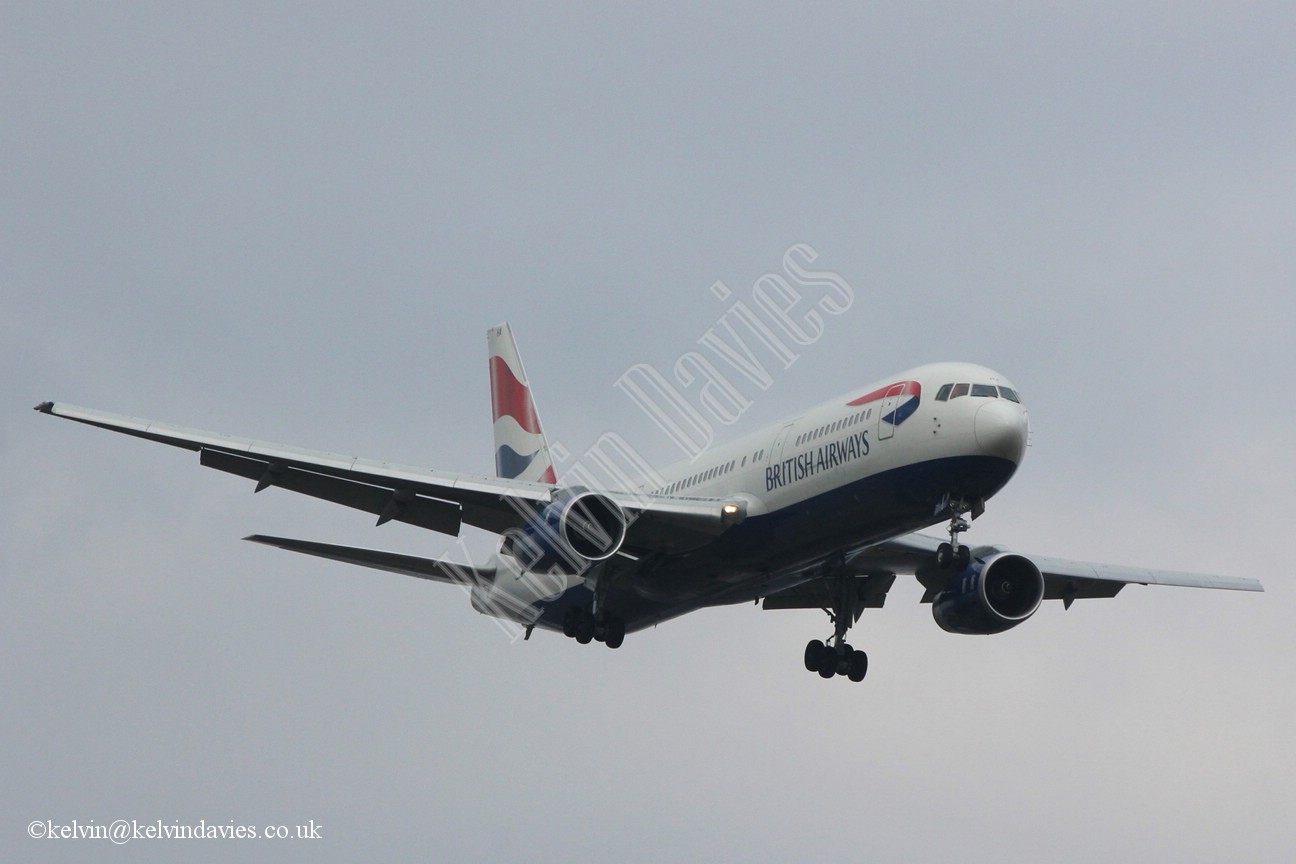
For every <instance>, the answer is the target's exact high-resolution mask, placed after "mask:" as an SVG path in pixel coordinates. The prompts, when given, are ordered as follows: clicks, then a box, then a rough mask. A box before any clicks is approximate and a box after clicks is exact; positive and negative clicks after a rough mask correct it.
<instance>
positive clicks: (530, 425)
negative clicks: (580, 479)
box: [486, 323, 558, 483]
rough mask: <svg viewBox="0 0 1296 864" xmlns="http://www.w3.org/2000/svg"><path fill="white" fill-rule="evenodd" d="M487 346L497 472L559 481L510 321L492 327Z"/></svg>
mask: <svg viewBox="0 0 1296 864" xmlns="http://www.w3.org/2000/svg"><path fill="white" fill-rule="evenodd" d="M486 347H487V349H489V354H490V381H491V416H492V417H493V418H494V420H495V473H496V475H497V476H499V477H503V478H505V479H508V480H531V481H535V482H537V483H556V482H558V481H557V478H556V477H555V475H554V468H553V460H552V459H550V458H549V443H548V442H547V441H545V437H544V431H543V430H542V429H541V428H540V415H538V414H537V413H536V407H535V400H534V399H532V398H531V387H530V385H528V384H527V377H526V370H525V369H523V368H522V358H521V356H519V355H518V350H517V343H515V342H514V341H513V330H512V329H511V328H510V327H509V325H508V324H507V323H504V324H500V325H499V326H498V327H492V328H490V329H489V330H487V331H486Z"/></svg>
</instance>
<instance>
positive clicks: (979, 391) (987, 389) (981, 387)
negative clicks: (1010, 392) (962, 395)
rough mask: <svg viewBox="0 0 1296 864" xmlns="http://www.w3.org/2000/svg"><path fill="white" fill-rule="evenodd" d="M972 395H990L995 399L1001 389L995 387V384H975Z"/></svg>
mask: <svg viewBox="0 0 1296 864" xmlns="http://www.w3.org/2000/svg"><path fill="white" fill-rule="evenodd" d="M972 395H973V396H989V397H990V398H991V399H994V398H995V397H996V396H998V395H999V391H998V390H997V389H995V386H994V385H993V384H973V385H972Z"/></svg>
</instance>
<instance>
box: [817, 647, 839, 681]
mask: <svg viewBox="0 0 1296 864" xmlns="http://www.w3.org/2000/svg"><path fill="white" fill-rule="evenodd" d="M836 674H837V652H836V651H834V650H833V649H832V648H829V647H825V648H824V650H823V653H822V654H820V655H819V677H820V678H831V677H833V676H834V675H836Z"/></svg>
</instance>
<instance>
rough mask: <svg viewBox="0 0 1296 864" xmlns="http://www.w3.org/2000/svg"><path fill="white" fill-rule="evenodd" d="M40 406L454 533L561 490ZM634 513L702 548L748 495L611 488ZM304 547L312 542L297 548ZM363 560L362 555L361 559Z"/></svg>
mask: <svg viewBox="0 0 1296 864" xmlns="http://www.w3.org/2000/svg"><path fill="white" fill-rule="evenodd" d="M36 410H37V411H40V412H42V413H44V414H51V415H54V416H56V417H64V418H66V419H68V420H75V421H76V422H78V423H85V424H88V425H90V426H98V427H100V428H102V429H110V430H112V431H114V432H121V433H123V434H126V435H133V436H135V437H137V438H144V439H146V440H149V441H157V442H159V443H162V444H167V445H170V446H172V447H181V448H184V449H186V450H193V451H197V453H198V460H199V462H200V464H202V465H205V466H207V467H208V468H215V469H216V470H218V471H225V472H228V473H230V474H237V475H239V476H240V477H246V478H248V479H249V480H255V481H256V491H257V492H260V491H262V490H263V489H265V488H267V487H269V486H276V487H279V488H281V489H287V490H288V491H290V492H298V493H301V494H303V495H310V496H312V497H315V498H322V499H324V500H326V501H332V502H334V503H337V504H342V505H344V506H346V507H353V508H355V509H357V510H364V511H367V512H369V513H372V514H374V515H376V516H378V524H379V525H381V524H383V523H384V522H388V521H392V520H395V521H397V522H406V523H409V524H411V525H417V526H419V527H421V528H427V529H430V530H432V531H439V532H441V533H443V534H450V535H452V536H455V535H458V533H459V529H460V527H461V525H463V524H467V525H472V526H474V527H476V528H483V529H485V530H487V531H492V532H495V533H500V532H502V531H505V530H507V529H509V528H517V527H521V526H523V525H525V524H527V523H528V522H530V521H532V520H533V519H534V518H535V514H536V513H537V511H539V510H541V509H543V508H544V507H545V506H547V505H548V504H550V503H551V502H552V501H553V500H554V498H555V496H556V495H557V494H558V493H559V492H560V491H561V489H560V487H558V486H555V485H552V484H548V483H536V482H529V481H524V480H513V479H504V478H500V477H486V476H480V475H473V474H459V473H454V472H449V471H438V470H434V469H431V468H420V467H414V466H409V465H398V464H393V463H390V462H383V461H379V460H374V459H360V458H357V457H354V456H343V455H340V454H337V453H326V452H323V451H318V450H306V449H303V448H300V447H292V446H288V445H284V444H272V443H268V442H264V441H255V440H252V439H250V438H237V437H233V436H229V435H221V434H217V433H215V432H206V431H203V430H201V429H189V428H186V427H183V426H172V425H169V424H166V423H158V422H155V421H152V420H144V419H141V418H138V417H127V416H124V415H121V414H111V413H109V412H106V411H98V410H96V409H93V408H81V407H78V406H76V405H68V404H66V403H62V402H42V403H41V404H40V405H37V406H36ZM606 494H607V495H608V497H610V498H611V499H612V500H613V501H615V502H616V503H617V505H618V506H620V507H621V508H623V509H624V510H625V511H626V513H627V517H628V520H627V521H628V522H629V528H628V530H627V534H626V545H627V547H628V548H629V549H632V550H634V551H637V552H641V553H647V552H653V551H659V552H678V551H682V550H685V549H689V548H695V547H697V546H700V545H702V544H703V543H705V542H707V541H708V540H710V539H711V538H713V537H715V536H716V535H718V534H720V533H721V532H723V531H724V530H725V529H727V528H728V527H730V526H731V525H735V524H737V523H738V522H740V521H742V519H743V518H744V517H745V516H746V512H747V502H746V501H745V500H738V499H735V500H730V499H718V498H671V497H663V496H654V495H643V494H637V493H632V492H608V493H606ZM297 551H304V550H297ZM353 563H359V562H353Z"/></svg>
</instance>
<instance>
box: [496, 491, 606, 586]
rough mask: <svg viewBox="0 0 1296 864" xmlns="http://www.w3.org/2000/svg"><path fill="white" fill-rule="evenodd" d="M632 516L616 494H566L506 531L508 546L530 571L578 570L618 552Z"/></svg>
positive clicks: (506, 550)
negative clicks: (529, 520) (626, 512)
mask: <svg viewBox="0 0 1296 864" xmlns="http://www.w3.org/2000/svg"><path fill="white" fill-rule="evenodd" d="M627 525H628V520H627V519H626V515H625V511H623V510H622V509H621V508H620V507H619V506H618V505H617V504H616V502H614V501H613V500H612V499H610V498H608V497H607V496H606V495H600V494H599V493H597V492H577V493H575V494H569V495H565V496H563V497H561V498H559V499H558V500H556V501H554V502H553V503H552V504H550V505H549V506H547V507H545V509H544V510H542V511H541V512H540V513H539V515H538V516H537V517H536V518H535V519H533V520H532V521H531V522H530V523H529V524H527V525H526V527H524V528H521V529H515V530H513V531H509V532H507V533H506V534H505V535H504V544H503V547H502V550H501V551H504V552H506V553H508V554H510V555H512V556H513V557H514V558H516V559H517V561H518V563H519V564H520V565H521V566H522V567H523V569H525V570H527V571H529V572H538V571H550V570H557V571H559V572H562V573H573V574H574V573H580V572H581V571H582V570H584V569H585V568H586V567H588V566H589V565H590V563H592V562H594V561H602V560H604V559H606V558H610V557H612V556H613V555H615V554H616V551H617V550H618V549H620V548H621V544H622V543H623V542H625V535H626V527H627Z"/></svg>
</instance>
